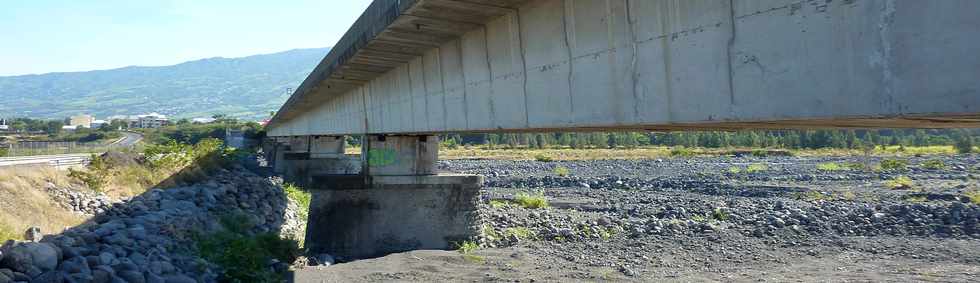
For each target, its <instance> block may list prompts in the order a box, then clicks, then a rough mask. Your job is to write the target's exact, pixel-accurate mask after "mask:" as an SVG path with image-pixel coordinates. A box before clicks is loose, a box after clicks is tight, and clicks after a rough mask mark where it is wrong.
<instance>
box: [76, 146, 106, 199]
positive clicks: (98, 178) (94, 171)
mask: <svg viewBox="0 0 980 283" xmlns="http://www.w3.org/2000/svg"><path fill="white" fill-rule="evenodd" d="M68 177H71V178H75V179H76V180H79V181H81V182H82V183H85V185H86V186H88V188H89V189H92V190H93V191H96V192H102V191H103V190H104V189H105V188H106V186H108V185H109V179H110V178H111V177H112V171H111V167H110V165H109V163H108V162H106V160H105V159H104V158H102V157H101V156H98V155H92V161H90V162H89V164H88V165H87V166H85V170H76V169H72V168H69V169H68Z"/></svg>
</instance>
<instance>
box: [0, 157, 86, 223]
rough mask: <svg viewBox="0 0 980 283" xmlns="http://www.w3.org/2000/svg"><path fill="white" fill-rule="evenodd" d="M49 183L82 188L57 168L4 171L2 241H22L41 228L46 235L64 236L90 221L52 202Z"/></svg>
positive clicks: (0, 184) (1, 185) (0, 206)
mask: <svg viewBox="0 0 980 283" xmlns="http://www.w3.org/2000/svg"><path fill="white" fill-rule="evenodd" d="M48 183H52V184H54V185H55V186H57V187H59V188H66V187H76V188H78V187H82V185H81V184H78V183H76V182H75V181H74V180H72V179H71V178H69V177H68V176H67V174H66V172H65V171H59V170H56V169H54V168H44V167H37V168H32V167H12V168H0V226H3V227H0V230H3V231H0V234H3V235H2V238H13V239H19V238H20V237H21V236H22V233H23V231H25V230H27V228H29V227H40V228H41V231H42V232H44V233H46V234H55V233H60V232H61V231H62V230H63V229H65V227H74V226H77V225H79V224H81V223H83V222H84V221H85V220H86V219H85V217H83V216H81V215H78V214H75V213H73V212H71V211H68V210H66V209H64V208H63V207H62V206H61V205H59V203H58V202H57V201H55V200H54V199H52V198H51V196H50V195H49V194H48V193H47V192H46V191H45V187H46V186H48ZM11 235H12V236H11Z"/></svg>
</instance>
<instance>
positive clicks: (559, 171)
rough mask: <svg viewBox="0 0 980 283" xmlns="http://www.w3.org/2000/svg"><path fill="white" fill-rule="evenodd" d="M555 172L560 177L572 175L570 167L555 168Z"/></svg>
mask: <svg viewBox="0 0 980 283" xmlns="http://www.w3.org/2000/svg"><path fill="white" fill-rule="evenodd" d="M554 171H555V175H558V176H559V177H568V175H569V174H571V170H569V169H568V167H565V166H558V167H555V170H554Z"/></svg>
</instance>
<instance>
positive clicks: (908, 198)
mask: <svg viewBox="0 0 980 283" xmlns="http://www.w3.org/2000/svg"><path fill="white" fill-rule="evenodd" d="M905 201H907V202H911V203H924V202H927V201H929V198H927V197H925V196H906V197H905Z"/></svg>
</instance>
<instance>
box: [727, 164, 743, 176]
mask: <svg viewBox="0 0 980 283" xmlns="http://www.w3.org/2000/svg"><path fill="white" fill-rule="evenodd" d="M728 173H731V174H732V175H738V174H741V173H742V168H740V167H736V166H732V167H728Z"/></svg>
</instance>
